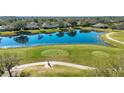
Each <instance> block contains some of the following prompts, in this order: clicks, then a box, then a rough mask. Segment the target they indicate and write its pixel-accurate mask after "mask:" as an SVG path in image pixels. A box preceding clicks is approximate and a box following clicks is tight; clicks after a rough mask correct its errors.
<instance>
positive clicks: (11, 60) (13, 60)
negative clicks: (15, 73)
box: [0, 52, 21, 77]
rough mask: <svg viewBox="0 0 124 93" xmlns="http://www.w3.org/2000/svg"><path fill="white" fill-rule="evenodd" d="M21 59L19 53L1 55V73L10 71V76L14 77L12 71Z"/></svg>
mask: <svg viewBox="0 0 124 93" xmlns="http://www.w3.org/2000/svg"><path fill="white" fill-rule="evenodd" d="M20 59H21V58H20V57H19V56H18V54H17V53H9V52H4V53H2V54H1V55H0V66H1V67H0V68H1V71H3V72H5V71H8V73H9V76H10V77H12V72H11V69H12V68H13V67H14V66H15V65H18V62H19V61H20Z"/></svg>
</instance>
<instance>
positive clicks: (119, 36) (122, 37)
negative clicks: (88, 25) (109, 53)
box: [110, 32, 124, 42]
mask: <svg viewBox="0 0 124 93" xmlns="http://www.w3.org/2000/svg"><path fill="white" fill-rule="evenodd" d="M110 36H111V37H112V38H113V39H116V40H119V41H121V42H124V32H116V33H113V34H112V35H110Z"/></svg>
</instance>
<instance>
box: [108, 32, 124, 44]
mask: <svg viewBox="0 0 124 93" xmlns="http://www.w3.org/2000/svg"><path fill="white" fill-rule="evenodd" d="M113 33H114V32H111V33H108V34H106V37H107V38H108V39H109V40H111V41H114V42H117V43H120V44H124V42H122V41H119V40H116V39H113V38H111V37H110V35H112V34H113Z"/></svg>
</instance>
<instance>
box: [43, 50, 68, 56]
mask: <svg viewBox="0 0 124 93" xmlns="http://www.w3.org/2000/svg"><path fill="white" fill-rule="evenodd" d="M41 55H42V56H46V57H56V56H57V57H58V56H59V57H64V56H68V55H69V53H68V52H67V51H65V50H62V49H48V50H44V51H43V52H42V53H41Z"/></svg>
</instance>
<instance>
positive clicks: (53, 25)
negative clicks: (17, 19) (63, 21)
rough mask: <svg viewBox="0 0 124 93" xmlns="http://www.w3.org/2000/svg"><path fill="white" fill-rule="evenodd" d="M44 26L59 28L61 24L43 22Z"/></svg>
mask: <svg viewBox="0 0 124 93" xmlns="http://www.w3.org/2000/svg"><path fill="white" fill-rule="evenodd" d="M42 27H43V28H57V27H59V25H57V24H48V23H43V24H42Z"/></svg>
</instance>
